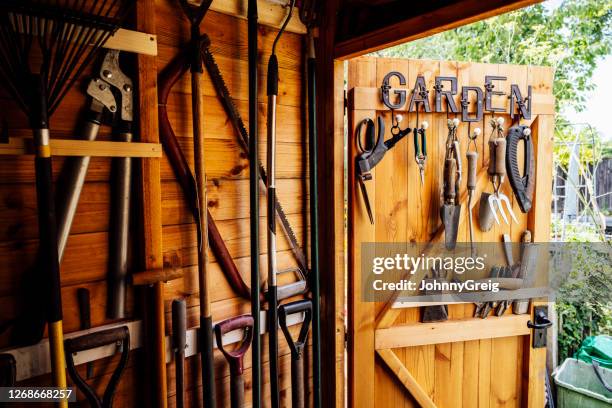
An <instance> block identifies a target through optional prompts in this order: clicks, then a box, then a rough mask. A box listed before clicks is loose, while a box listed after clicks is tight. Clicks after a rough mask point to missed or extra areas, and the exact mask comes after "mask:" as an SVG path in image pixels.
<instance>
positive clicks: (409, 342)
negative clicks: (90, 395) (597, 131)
mask: <svg viewBox="0 0 612 408" xmlns="http://www.w3.org/2000/svg"><path fill="white" fill-rule="evenodd" d="M390 71H399V72H401V73H402V74H403V75H404V76H405V77H406V80H407V81H406V82H407V84H406V86H405V87H404V88H405V89H407V91H408V92H407V95H408V99H410V90H411V89H412V88H413V87H414V84H415V80H416V78H417V76H423V77H424V79H425V81H426V84H427V88H428V89H429V90H430V93H429V98H431V100H430V104H431V107H432V111H433V110H434V106H435V104H434V91H433V85H434V81H435V77H436V76H452V77H456V78H457V85H458V89H459V92H458V95H457V96H456V97H455V102H456V104H457V105H458V106H459V107H461V104H460V94H461V87H462V86H464V85H473V86H479V87H480V88H481V89H482V90H483V92H484V81H485V75H498V76H505V77H507V80H506V81H499V82H496V89H495V90H496V91H503V92H504V93H505V94H506V96H504V97H496V98H497V99H496V102H495V103H496V105H497V106H502V107H504V106H505V111H506V112H509V104H510V102H509V100H508V98H507V95H509V94H510V85H511V84H517V85H518V86H519V88H520V90H521V92H522V94H523V95H526V94H527V86H528V85H531V87H532V100H531V103H532V116H531V119H530V120H525V121H523V123H525V124H529V125H530V126H531V130H532V135H533V140H534V145H535V150H536V152H535V155H536V180H537V184H536V189H535V194H534V197H535V198H534V205H533V208H532V210H531V212H530V213H528V214H523V213H521V211H520V209H519V207H518V204H517V203H516V202H515V200H514V197H513V193H512V190H511V188H510V186H509V184H508V183H507V182H506V183H505V184H504V187H503V189H504V192H505V193H506V195H507V196H508V197H510V199H511V201H512V204H513V209H514V212H515V214H516V215H517V217H518V221H519V223H518V224H515V223H513V224H512V225H511V226H506V225H503V224H502V226H494V227H493V229H492V230H490V231H488V232H486V233H485V232H482V231H480V230H479V229H478V227H477V223H475V228H474V233H475V240H476V241H482V242H497V241H499V240H500V237H501V235H502V234H503V233H508V234H510V235H511V237H512V240H513V242H519V241H520V237H521V234H522V233H523V231H524V230H526V229H529V230H531V231H532V232H533V237H534V241H536V242H543V241H547V240H548V237H549V228H550V221H549V220H550V202H551V180H552V133H553V121H554V117H553V113H554V101H553V98H552V70H551V69H550V68H546V67H532V66H511V65H493V64H489V65H487V64H476V63H464V62H454V61H450V62H447V61H430V60H408V59H382V58H370V57H365V58H358V59H355V60H351V61H349V65H348V93H347V98H348V126H349V138H348V145H349V149H348V151H349V153H348V154H349V156H348V157H349V160H348V163H349V164H348V165H349V222H348V225H349V243H348V251H349V332H348V343H349V345H348V348H349V358H348V360H349V402H350V406H355V407H412V406H419V405H421V406H427V407H434V406H437V407H445V408H446V407H470V408H471V407H499V406H504V407H505V406H508V407H519V406H521V407H543V406H544V380H545V374H546V370H545V355H546V349H545V348H544V349H533V348H532V347H531V331H530V330H529V329H528V328H527V321H528V320H529V319H530V318H531V316H530V315H513V314H512V313H511V311H508V312H506V314H505V315H503V316H501V317H489V318H487V319H484V320H482V319H479V318H473V317H472V316H473V313H474V305H473V304H454V305H450V306H449V320H448V321H446V322H442V323H419V321H420V311H419V308H416V307H412V308H402V307H398V305H397V304H395V305H394V301H395V299H394V298H393V299H390V300H388V301H387V302H382V303H368V302H363V301H362V300H361V293H360V291H361V258H360V256H361V253H360V248H361V243H363V242H440V241H443V239H444V232H443V228H442V227H441V223H440V218H439V206H440V188H441V180H442V177H441V172H442V165H443V156H444V144H445V140H446V134H447V125H446V121H447V114H446V113H445V112H441V113H434V112H432V113H428V114H424V113H422V112H421V113H420V117H419V120H420V121H423V120H426V121H428V122H429V129H428V143H427V147H428V159H427V162H426V168H425V174H426V177H425V185H424V186H423V187H420V182H419V171H418V168H417V165H416V163H415V160H414V147H413V146H412V137H411V136H410V137H408V138H404V139H403V140H401V141H400V142H399V143H398V144H397V145H395V147H394V148H393V149H392V150H390V151H389V152H388V153H387V154H386V155H385V157H384V160H382V161H381V162H380V163H379V164H378V165H377V166H376V168H375V170H374V171H373V172H372V173H373V179H372V180H371V181H368V182H367V183H368V193H369V197H370V202H371V203H372V207H373V208H372V210H373V212H374V217H375V225H371V224H370V222H369V219H368V216H367V213H366V210H365V206H364V202H363V199H362V197H361V192H360V191H359V186H358V184H357V181H356V178H355V172H354V168H353V166H354V158H355V156H356V155H357V154H358V151H357V147H356V145H355V138H354V130H355V128H356V125H357V124H358V123H359V122H360V121H361V120H362V119H363V118H366V117H369V118H372V119H375V117H376V115H383V117H384V119H385V124H386V129H387V138H388V137H390V136H389V131H388V129H390V127H391V114H390V111H389V110H388V109H387V108H386V107H385V106H384V105H383V103H382V100H381V96H380V86H381V83H382V80H383V77H384V76H385V75H386V74H387V73H388V72H390ZM393 86H396V87H399V85H398V83H397V81H396V82H395V83H394V84H393ZM472 98H474V97H473V96H472ZM475 102H476V101H475V100H472V101H471V103H470V105H469V107H470V108H469V109H473V107H474V106H475ZM483 103H484V101H483ZM407 108H408V103H407V104H406V105H405V106H404V107H403V108H402V110H401V111H398V113H401V114H402V115H403V116H404V118H403V122H402V128H404V127H406V126H410V127H414V126H415V121H416V115H415V113H413V112H407V111H406V110H407ZM502 116H504V117H505V121H506V124H509V123H510V122H511V120H510V117H509V115H507V114H503V115H502ZM451 117H453V116H451ZM491 117H492V115H491V113H489V112H487V111H485V112H484V118H483V122H481V123H480V124H479V125H472V126H480V127H481V128H482V129H483V132H482V135H481V136H480V137H479V139H478V151H479V152H480V159H479V167H478V177H477V178H478V185H477V188H476V192H475V195H474V197H475V200H474V203H475V204H477V203H478V198H479V197H480V194H481V192H482V191H483V189H485V188H489V186H488V184H489V181H488V177H487V173H486V166H487V164H488V152H487V150H488V149H487V148H485V147H486V146H487V141H488V138H489V135H490V133H491V127H490V124H489V121H490V119H491ZM466 134H467V124H466V123H463V122H462V123H461V124H460V128H459V135H460V140H461V144H462V147H463V148H464V149H465V144H466V143H467V138H466V136H465V135H466ZM463 152H465V150H463ZM464 161H465V158H464ZM464 166H465V163H464ZM464 168H465V167H464ZM464 180H465V178H464ZM487 191H488V190H487ZM466 197H467V193H466V187H465V181H464V182H463V185H462V186H461V192H460V199H461V202H462V205H463V209H464V210H462V213H461V219H460V223H459V224H460V228H459V238H458V240H459V241H469V236H468V234H469V232H468V228H467V225H468V224H467V211H465V208H466V203H467V198H466ZM476 207H477V206H474V205H473V206H472V211H473V214H474V217H475V219H476V217H477V208H476ZM415 278H419V280H420V277H418V276H415ZM413 279H414V278H413ZM394 306H395V307H394Z"/></svg>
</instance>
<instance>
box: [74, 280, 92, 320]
mask: <svg viewBox="0 0 612 408" xmlns="http://www.w3.org/2000/svg"><path fill="white" fill-rule="evenodd" d="M77 301H78V303H79V314H80V315H81V317H80V318H81V330H87V329H90V328H91V307H90V304H89V290H88V289H86V288H78V289H77Z"/></svg>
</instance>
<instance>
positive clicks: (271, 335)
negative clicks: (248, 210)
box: [266, 0, 295, 408]
mask: <svg viewBox="0 0 612 408" xmlns="http://www.w3.org/2000/svg"><path fill="white" fill-rule="evenodd" d="M294 6H295V0H291V5H290V8H289V13H288V14H287V17H286V19H285V21H284V22H283V25H282V27H281V28H280V30H279V31H278V34H277V35H276V38H275V39H274V42H273V44H272V54H271V55H270V60H269V61H268V74H267V93H268V116H267V120H268V123H267V126H268V140H267V146H266V152H267V167H268V179H267V191H268V214H267V219H268V317H267V319H268V322H267V323H268V346H269V355H270V405H271V406H272V408H278V407H279V405H280V395H279V390H278V375H279V371H278V311H277V307H278V293H277V285H276V275H277V273H278V270H277V269H278V268H277V265H276V206H275V203H276V98H277V96H278V59H277V57H276V46H277V44H278V40H279V39H280V37H281V35H282V34H283V32H284V31H285V28H286V27H287V24H288V23H289V20H290V19H291V14H292V12H293V7H294Z"/></svg>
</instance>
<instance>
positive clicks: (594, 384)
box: [553, 358, 612, 408]
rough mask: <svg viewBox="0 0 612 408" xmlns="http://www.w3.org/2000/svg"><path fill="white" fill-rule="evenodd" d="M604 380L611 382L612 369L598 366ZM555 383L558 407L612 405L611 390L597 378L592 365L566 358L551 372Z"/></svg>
mask: <svg viewBox="0 0 612 408" xmlns="http://www.w3.org/2000/svg"><path fill="white" fill-rule="evenodd" d="M600 370H601V373H602V376H603V378H604V381H606V383H608V384H612V370H608V369H606V368H603V367H600ZM553 378H554V380H555V384H557V407H558V408H578V407H581V408H582V407H585V408H591V407H592V408H599V407H602V408H603V407H606V408H609V407H611V406H612V392H609V391H608V390H606V388H605V387H604V386H603V384H602V383H601V382H600V381H599V379H598V378H597V376H596V374H595V371H594V369H593V366H592V365H591V364H587V363H585V362H583V361H580V360H576V359H573V358H568V359H566V360H565V361H564V362H563V364H562V365H561V366H560V367H559V368H557V370H555V373H554V374H553Z"/></svg>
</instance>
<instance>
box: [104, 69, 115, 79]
mask: <svg viewBox="0 0 612 408" xmlns="http://www.w3.org/2000/svg"><path fill="white" fill-rule="evenodd" d="M102 76H104V78H112V77H113V73H112V72H110V71H109V70H108V69H105V70H104V71H102Z"/></svg>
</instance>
